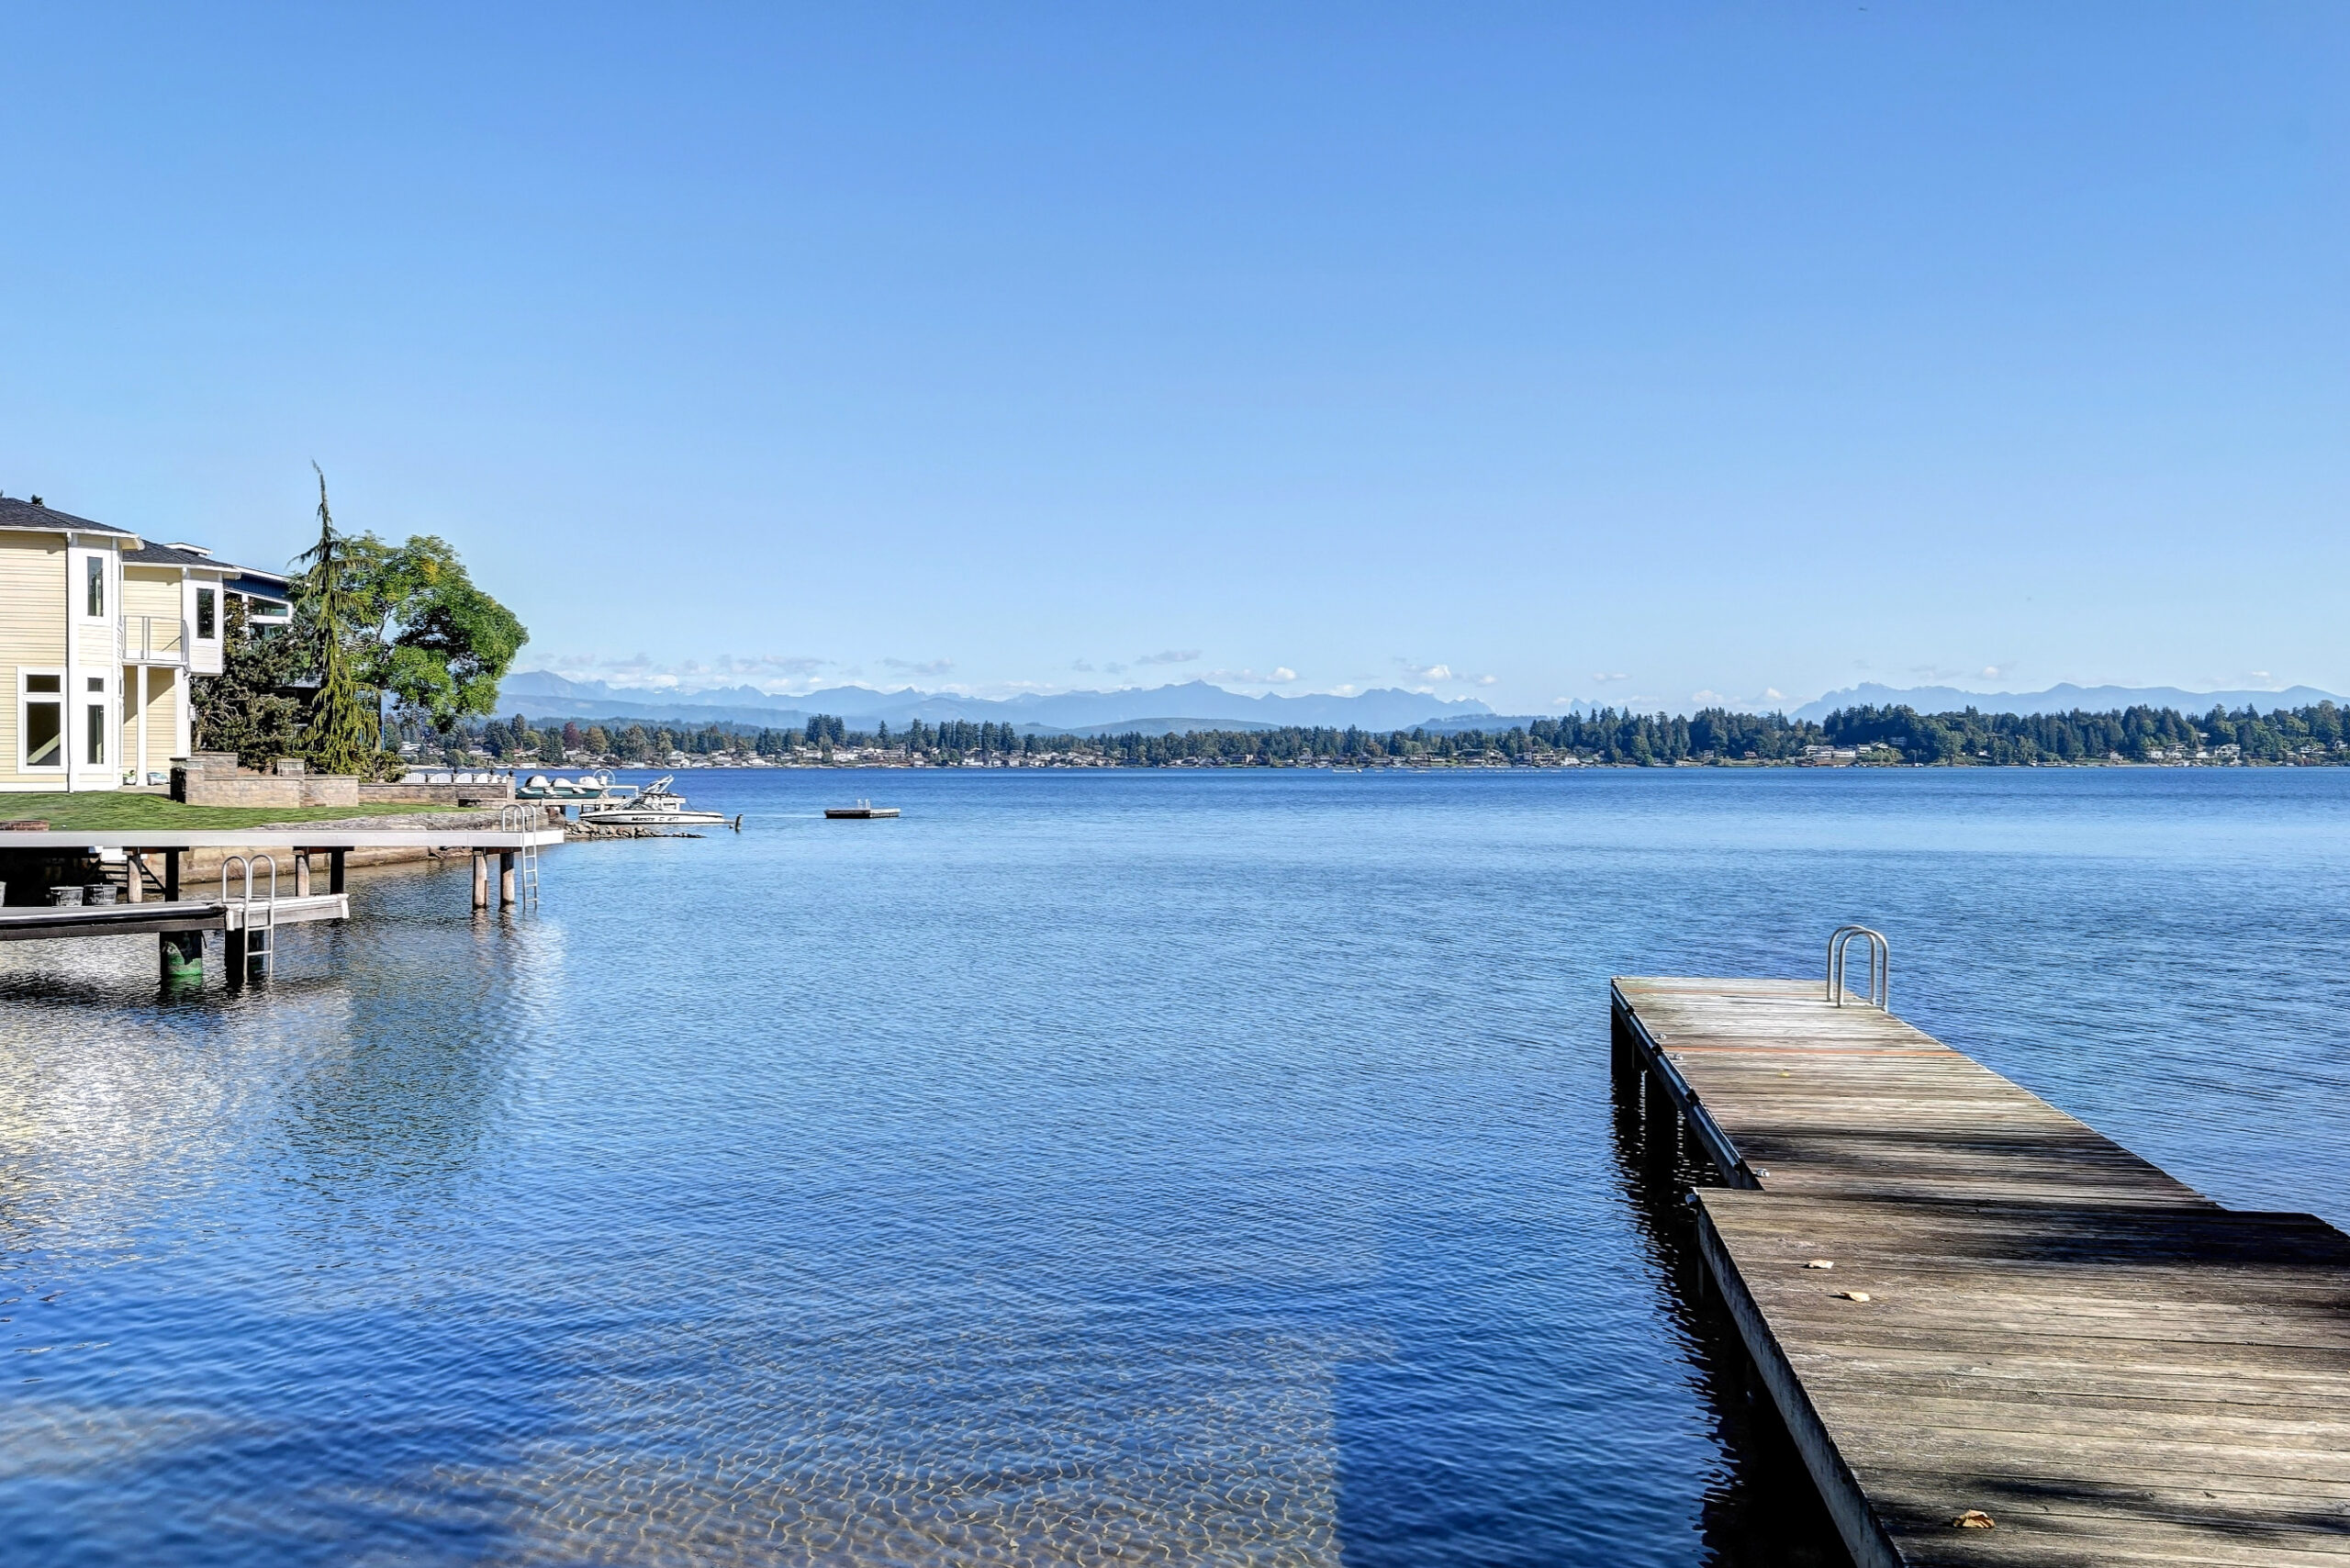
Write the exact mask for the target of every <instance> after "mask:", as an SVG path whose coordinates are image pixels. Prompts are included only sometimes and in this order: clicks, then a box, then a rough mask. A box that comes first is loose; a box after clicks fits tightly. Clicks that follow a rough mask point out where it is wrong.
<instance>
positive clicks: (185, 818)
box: [0, 790, 456, 848]
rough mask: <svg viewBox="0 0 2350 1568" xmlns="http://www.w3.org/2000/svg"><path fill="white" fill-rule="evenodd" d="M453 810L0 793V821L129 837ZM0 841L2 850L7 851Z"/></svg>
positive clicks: (406, 805) (416, 806) (371, 804)
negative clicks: (142, 832) (153, 830)
mask: <svg viewBox="0 0 2350 1568" xmlns="http://www.w3.org/2000/svg"><path fill="white" fill-rule="evenodd" d="M455 809H456V808H454V807H451V806H431V805H419V804H416V803H414V802H407V801H403V802H397V803H394V802H387V801H370V802H369V803H367V804H366V805H364V806H295V807H288V808H278V807H272V806H183V805H181V804H180V803H179V802H178V801H171V800H166V799H164V798H163V797H162V796H161V795H117V794H115V793H113V792H112V791H110V790H98V791H95V792H94V793H91V794H74V795H0V822H21V821H24V820H26V819H27V818H36V817H37V818H42V819H45V820H46V821H47V822H48V823H49V825H50V827H52V828H57V829H60V830H62V831H65V832H71V833H78V832H81V831H84V830H85V829H86V830H87V831H89V832H92V833H128V832H129V831H131V830H132V829H135V828H142V827H157V828H197V827H267V826H268V825H269V824H270V823H319V822H334V821H337V820H339V819H343V818H349V817H389V816H405V815H408V814H409V813H411V812H436V811H453V810H455ZM0 848H6V841H5V840H0Z"/></svg>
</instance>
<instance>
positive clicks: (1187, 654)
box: [1135, 648, 1200, 665]
mask: <svg viewBox="0 0 2350 1568" xmlns="http://www.w3.org/2000/svg"><path fill="white" fill-rule="evenodd" d="M1199 658H1200V650H1199V649H1197V648H1167V649H1164V650H1162V651H1160V652H1158V653H1156V654H1137V655H1136V656H1135V663H1136V664H1138V665H1188V664H1197V663H1198V662H1199Z"/></svg>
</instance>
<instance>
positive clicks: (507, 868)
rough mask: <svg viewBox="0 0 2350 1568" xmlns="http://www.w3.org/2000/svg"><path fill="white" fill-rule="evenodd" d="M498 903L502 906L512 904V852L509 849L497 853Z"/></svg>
mask: <svg viewBox="0 0 2350 1568" xmlns="http://www.w3.org/2000/svg"><path fill="white" fill-rule="evenodd" d="M498 902H499V903H502V904H511V903H512V902H514V852H513V851H512V850H510V849H501V850H499V851H498Z"/></svg>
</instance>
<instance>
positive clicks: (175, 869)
mask: <svg viewBox="0 0 2350 1568" xmlns="http://www.w3.org/2000/svg"><path fill="white" fill-rule="evenodd" d="M179 896H180V852H179V851H178V850H176V849H166V850H164V851H163V902H165V903H177V902H179Z"/></svg>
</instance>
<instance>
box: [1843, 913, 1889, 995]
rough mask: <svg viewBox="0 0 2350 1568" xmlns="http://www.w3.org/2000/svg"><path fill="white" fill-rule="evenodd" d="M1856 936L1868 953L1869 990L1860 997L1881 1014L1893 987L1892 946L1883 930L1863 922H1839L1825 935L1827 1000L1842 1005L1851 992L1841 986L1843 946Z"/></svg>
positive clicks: (1850, 943)
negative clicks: (1826, 939) (1833, 929)
mask: <svg viewBox="0 0 2350 1568" xmlns="http://www.w3.org/2000/svg"><path fill="white" fill-rule="evenodd" d="M1855 937H1858V938H1860V939H1861V940H1862V941H1863V942H1864V943H1866V944H1867V946H1868V954H1869V978H1868V993H1867V994H1866V995H1865V996H1864V997H1863V998H1861V1000H1862V1001H1863V1002H1865V1003H1866V1004H1867V1005H1869V1006H1871V1007H1874V1008H1875V1009H1876V1010H1877V1011H1878V1012H1880V1013H1884V1012H1888V1011H1890V1009H1889V1008H1887V1006H1886V998H1887V996H1888V995H1889V994H1890V992H1891V991H1892V988H1893V949H1892V948H1891V947H1890V946H1887V945H1886V940H1885V936H1884V934H1883V933H1881V932H1875V931H1872V930H1870V929H1869V928H1868V927H1867V926H1865V925H1840V926H1838V927H1837V928H1836V930H1835V934H1834V935H1830V937H1829V938H1828V1000H1829V1001H1830V1002H1832V1003H1833V1004H1835V1005H1836V1006H1838V1007H1841V1006H1843V1005H1844V1002H1845V1000H1846V999H1847V998H1848V997H1850V996H1851V995H1852V993H1851V992H1850V991H1846V990H1845V989H1844V949H1845V948H1847V947H1849V946H1852V940H1853V938H1855Z"/></svg>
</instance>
